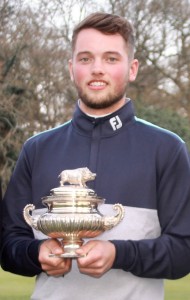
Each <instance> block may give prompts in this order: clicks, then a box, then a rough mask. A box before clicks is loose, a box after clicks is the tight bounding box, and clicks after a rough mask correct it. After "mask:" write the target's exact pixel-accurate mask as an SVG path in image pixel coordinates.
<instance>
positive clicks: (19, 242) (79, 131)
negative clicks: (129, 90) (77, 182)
mask: <svg viewBox="0 0 190 300" xmlns="http://www.w3.org/2000/svg"><path fill="white" fill-rule="evenodd" d="M80 167H88V168H89V169H90V170H91V171H92V172H94V173H96V179H95V180H94V181H89V182H87V185H88V187H89V188H92V189H94V190H95V192H96V193H97V195H98V196H100V197H103V198H105V199H106V201H105V203H106V205H105V214H108V213H110V209H111V207H112V205H113V204H115V203H121V204H122V205H123V206H124V207H125V218H124V220H123V221H122V222H121V223H120V224H119V225H118V226H117V227H115V228H114V229H112V230H110V231H109V232H105V233H104V234H102V235H101V236H100V238H99V237H98V238H97V239H108V240H110V241H112V242H113V243H114V245H115V247H116V258H115V262H114V265H113V268H112V269H111V270H110V271H109V272H107V273H106V274H105V275H103V276H102V277H101V278H99V279H94V278H89V279H88V280H89V285H90V286H88V292H87V291H86V292H85V293H87V294H86V295H87V296H86V297H87V298H84V294H83V298H81V299H89V298H90V299H91V300H92V299H106V298H105V297H106V295H107V294H105V295H104V293H103V292H102V289H103V287H105V286H106V284H107V283H106V280H107V282H108V285H109V289H110V288H112V287H111V286H110V284H109V282H110V280H114V282H116V281H117V280H118V282H120V283H121V287H120V292H119V295H120V297H118V298H117V299H135V300H136V299H146V300H147V299H153V297H154V299H155V300H156V299H162V297H163V292H160V294H159V292H157V290H161V289H162V288H161V285H162V284H161V285H160V282H161V281H160V280H158V279H161V278H170V279H176V278H180V277H182V276H185V275H186V274H188V273H189V271H190V160H189V154H188V151H187V149H186V146H185V143H184V142H183V141H182V140H181V139H180V138H179V137H178V136H177V135H175V134H174V133H172V132H170V131H168V130H165V129H162V128H160V127H157V126H155V125H153V124H151V123H148V122H145V121H143V120H141V119H138V118H136V117H135V115H134V108H133V104H132V101H129V102H127V103H126V104H125V105H124V106H123V107H122V108H121V109H120V110H118V111H116V112H114V113H113V114H111V115H108V116H105V117H101V118H93V117H90V116H87V115H86V114H84V113H83V112H82V111H81V110H80V108H79V107H78V105H77V106H76V110H75V112H74V115H73V118H72V120H71V121H69V122H67V123H65V124H63V125H61V126H59V127H57V128H54V129H52V130H49V131H46V132H43V133H40V134H38V135H36V136H34V137H32V138H30V139H29V140H27V141H26V143H25V144H24V145H23V149H22V151H21V153H20V156H19V159H18V162H17V164H16V167H15V170H14V172H13V175H12V177H11V180H10V183H9V186H8V189H7V192H6V194H5V197H4V201H3V203H4V221H3V222H4V239H3V250H2V267H3V268H4V269H5V270H8V271H10V272H13V273H17V274H21V275H25V276H34V275H39V276H38V280H42V281H43V282H45V281H46V280H47V282H48V288H49V289H50V290H51V291H52V290H55V286H56V289H57V296H55V295H54V294H53V291H52V295H54V296H52V298H51V296H50V295H49V298H48V296H46V297H44V299H53V297H57V298H54V299H56V300H57V299H59V297H58V294H59V293H62V292H61V290H59V288H58V284H57V283H58V282H59V280H61V281H62V280H63V282H64V284H63V285H62V288H63V291H64V292H63V293H64V294H65V293H66V291H67V290H68V291H69V293H70V294H69V295H70V296H71V293H72V292H71V290H72V289H73V287H72V285H71V282H73V281H72V280H73V279H72V278H75V279H76V280H79V284H77V281H75V282H76V283H75V288H74V289H73V293H80V289H82V290H83V289H84V286H86V285H88V284H86V285H85V284H84V283H83V282H82V281H80V280H82V279H81V278H83V277H85V280H87V278H88V276H85V275H82V274H78V275H77V276H76V274H75V273H74V275H72V272H71V273H69V274H68V275H66V276H65V277H64V278H61V279H59V280H57V281H56V280H55V278H53V279H52V278H51V280H54V281H53V285H54V289H53V288H52V289H51V288H50V278H48V277H47V276H46V274H45V273H41V272H42V270H41V268H40V264H39V263H38V246H39V243H40V240H38V238H42V237H40V236H38V233H36V232H33V231H32V229H31V228H30V227H29V226H28V225H27V224H26V222H25V221H24V219H23V214H22V212H23V208H24V207H25V205H26V204H29V203H33V204H34V205H35V207H36V209H41V208H43V205H42V201H41V198H42V197H44V196H47V195H49V193H50V190H51V189H52V188H55V187H57V186H59V179H58V175H59V174H60V173H61V171H63V170H67V169H76V168H80ZM102 209H104V205H103V206H102ZM100 210H101V207H100ZM34 236H35V239H34ZM43 238H47V237H43ZM72 276H73V277H72ZM106 276H107V277H106ZM127 276H131V277H130V278H131V279H130V280H131V282H135V280H136V285H133V284H132V283H130V284H131V287H129V285H128V284H127V282H128V280H129V277H127ZM46 277H47V278H46ZM67 278H68V279H67ZM106 278H107V279H106ZM148 278H152V279H151V280H152V281H151V280H149V279H148ZM155 279H157V281H156V280H155ZM69 280H70V282H69ZM97 280H98V281H97ZM115 280H116V281H115ZM140 280H141V281H140ZM85 282H86V281H85ZM97 282H98V283H97ZM101 282H102V285H101ZM125 282H126V286H125V284H124V283H125ZM140 282H142V284H141V283H140ZM145 282H147V285H146V284H145ZM158 282H159V287H158ZM154 283H155V285H157V287H156V289H157V290H156V289H155V290H151V289H152V286H153V285H154ZM70 285H71V286H70ZM96 285H97V286H96ZM118 285H119V283H117V284H116V286H115V287H114V288H113V289H116V291H117V286H118ZM39 286H40V284H38V281H37V287H36V291H35V292H34V295H35V296H34V298H31V299H43V293H44V290H45V288H44V290H43V291H42V290H40V289H41V288H40V287H39ZM137 286H138V288H137ZM140 286H145V287H146V290H147V289H150V291H151V292H150V294H146V293H145V289H144V293H145V294H144V295H145V298H142V295H140V293H141V292H142V290H141V292H140V290H139V287H140ZM96 288H97V289H99V290H100V291H101V292H100V295H101V296H100V298H98V294H96V297H95V298H93V296H92V294H93V293H94V291H95V290H96ZM118 288H119V287H118ZM75 289H76V290H75ZM124 289H125V290H127V289H128V292H126V291H125V290H124ZM130 289H131V290H130ZM132 289H133V292H134V293H135V291H134V289H138V291H139V298H138V294H137V295H136V296H135V297H134V298H133V297H132V298H130V296H129V295H130V293H131V291H132ZM155 292H156V293H157V294H159V296H158V298H155V295H154V296H153V294H155ZM40 293H41V295H42V296H41V298H40V296H39V298H38V297H37V296H36V295H40ZM77 295H78V294H77ZM110 295H113V299H114V297H115V294H114V293H113V291H112V290H111V292H110ZM110 295H109V299H112V298H110V297H111V296H110ZM151 295H152V296H151ZM103 296H104V297H103ZM65 297H66V296H65ZM81 297H82V296H81ZM88 297H89V298H88ZM101 297H102V298H101ZM136 297H137V298H136ZM151 297H152V298H151ZM60 299H72V297H71V298H67V297H66V298H64V297H61V298H60ZM77 299H80V298H77ZM115 299H116V298H115Z"/></svg>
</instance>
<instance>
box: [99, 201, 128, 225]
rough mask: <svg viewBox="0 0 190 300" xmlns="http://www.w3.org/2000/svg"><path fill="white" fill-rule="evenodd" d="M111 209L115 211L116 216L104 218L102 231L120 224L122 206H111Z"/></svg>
mask: <svg viewBox="0 0 190 300" xmlns="http://www.w3.org/2000/svg"><path fill="white" fill-rule="evenodd" d="M113 209H114V210H116V211H117V215H116V216H113V217H105V218H104V229H105V230H109V229H112V228H113V227H115V226H116V225H117V224H119V223H120V222H121V220H122V219H123V218H124V215H125V209H124V207H123V205H121V204H119V203H117V204H114V205H113Z"/></svg>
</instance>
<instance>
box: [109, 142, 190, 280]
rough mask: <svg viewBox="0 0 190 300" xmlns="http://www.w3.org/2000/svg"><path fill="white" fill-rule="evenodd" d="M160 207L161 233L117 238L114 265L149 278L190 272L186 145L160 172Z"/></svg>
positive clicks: (189, 168) (189, 187) (189, 164)
mask: <svg viewBox="0 0 190 300" xmlns="http://www.w3.org/2000/svg"><path fill="white" fill-rule="evenodd" d="M157 210H158V217H159V221H160V225H161V235H160V236H159V237H158V238H155V239H147V240H146V239H145V240H138V241H134V240H128V241H121V240H114V241H111V242H112V243H114V245H115V247H116V258H115V262H114V265H113V268H121V269H123V270H125V271H130V272H132V273H133V274H134V275H136V276H140V277H147V278H168V279H177V278H181V277H183V276H185V275H187V274H188V273H189V271H190V157H189V154H188V151H187V150H186V148H185V146H184V144H182V146H181V147H180V149H179V151H178V152H177V153H175V156H172V155H171V158H170V160H169V161H168V162H167V165H165V167H164V168H163V170H162V172H161V171H160V172H159V176H158V183H157Z"/></svg>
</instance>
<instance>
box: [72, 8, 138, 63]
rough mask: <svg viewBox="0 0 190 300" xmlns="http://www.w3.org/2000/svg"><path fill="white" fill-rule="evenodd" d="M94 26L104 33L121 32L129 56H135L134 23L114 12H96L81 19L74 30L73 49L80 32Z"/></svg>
mask: <svg viewBox="0 0 190 300" xmlns="http://www.w3.org/2000/svg"><path fill="white" fill-rule="evenodd" d="M89 28H93V29H96V30H98V31H100V32H102V33H104V34H108V35H109V34H110V35H111V34H120V35H121V36H122V37H123V39H124V40H125V42H126V46H127V50H128V56H129V57H131V58H132V57H133V55H134V47H135V35H134V29H133V26H132V24H131V23H130V22H129V21H128V20H127V19H125V18H123V17H120V16H118V15H114V14H108V13H103V12H96V13H92V14H90V15H89V16H88V17H86V18H85V19H84V20H83V21H81V22H80V23H79V24H78V25H77V26H76V27H75V28H74V30H73V36H72V51H74V49H75V44H76V40H77V36H78V34H79V32H80V31H81V30H83V29H89Z"/></svg>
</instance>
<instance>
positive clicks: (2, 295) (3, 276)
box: [0, 269, 190, 300]
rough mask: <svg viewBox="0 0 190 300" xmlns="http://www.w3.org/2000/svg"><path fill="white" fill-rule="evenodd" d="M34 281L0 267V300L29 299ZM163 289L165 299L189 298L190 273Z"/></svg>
mask: <svg viewBox="0 0 190 300" xmlns="http://www.w3.org/2000/svg"><path fill="white" fill-rule="evenodd" d="M34 281H35V278H33V277H32V278H30V277H22V276H17V275H13V274H10V273H7V272H4V271H3V270H2V269H0V300H29V299H30V295H31V292H32V290H33V287H34ZM165 291H166V292H165V300H190V275H188V276H186V277H184V278H182V279H179V280H166V281H165ZM55 300H56V299H55ZM137 300H140V299H137ZM147 300H152V299H147Z"/></svg>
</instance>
